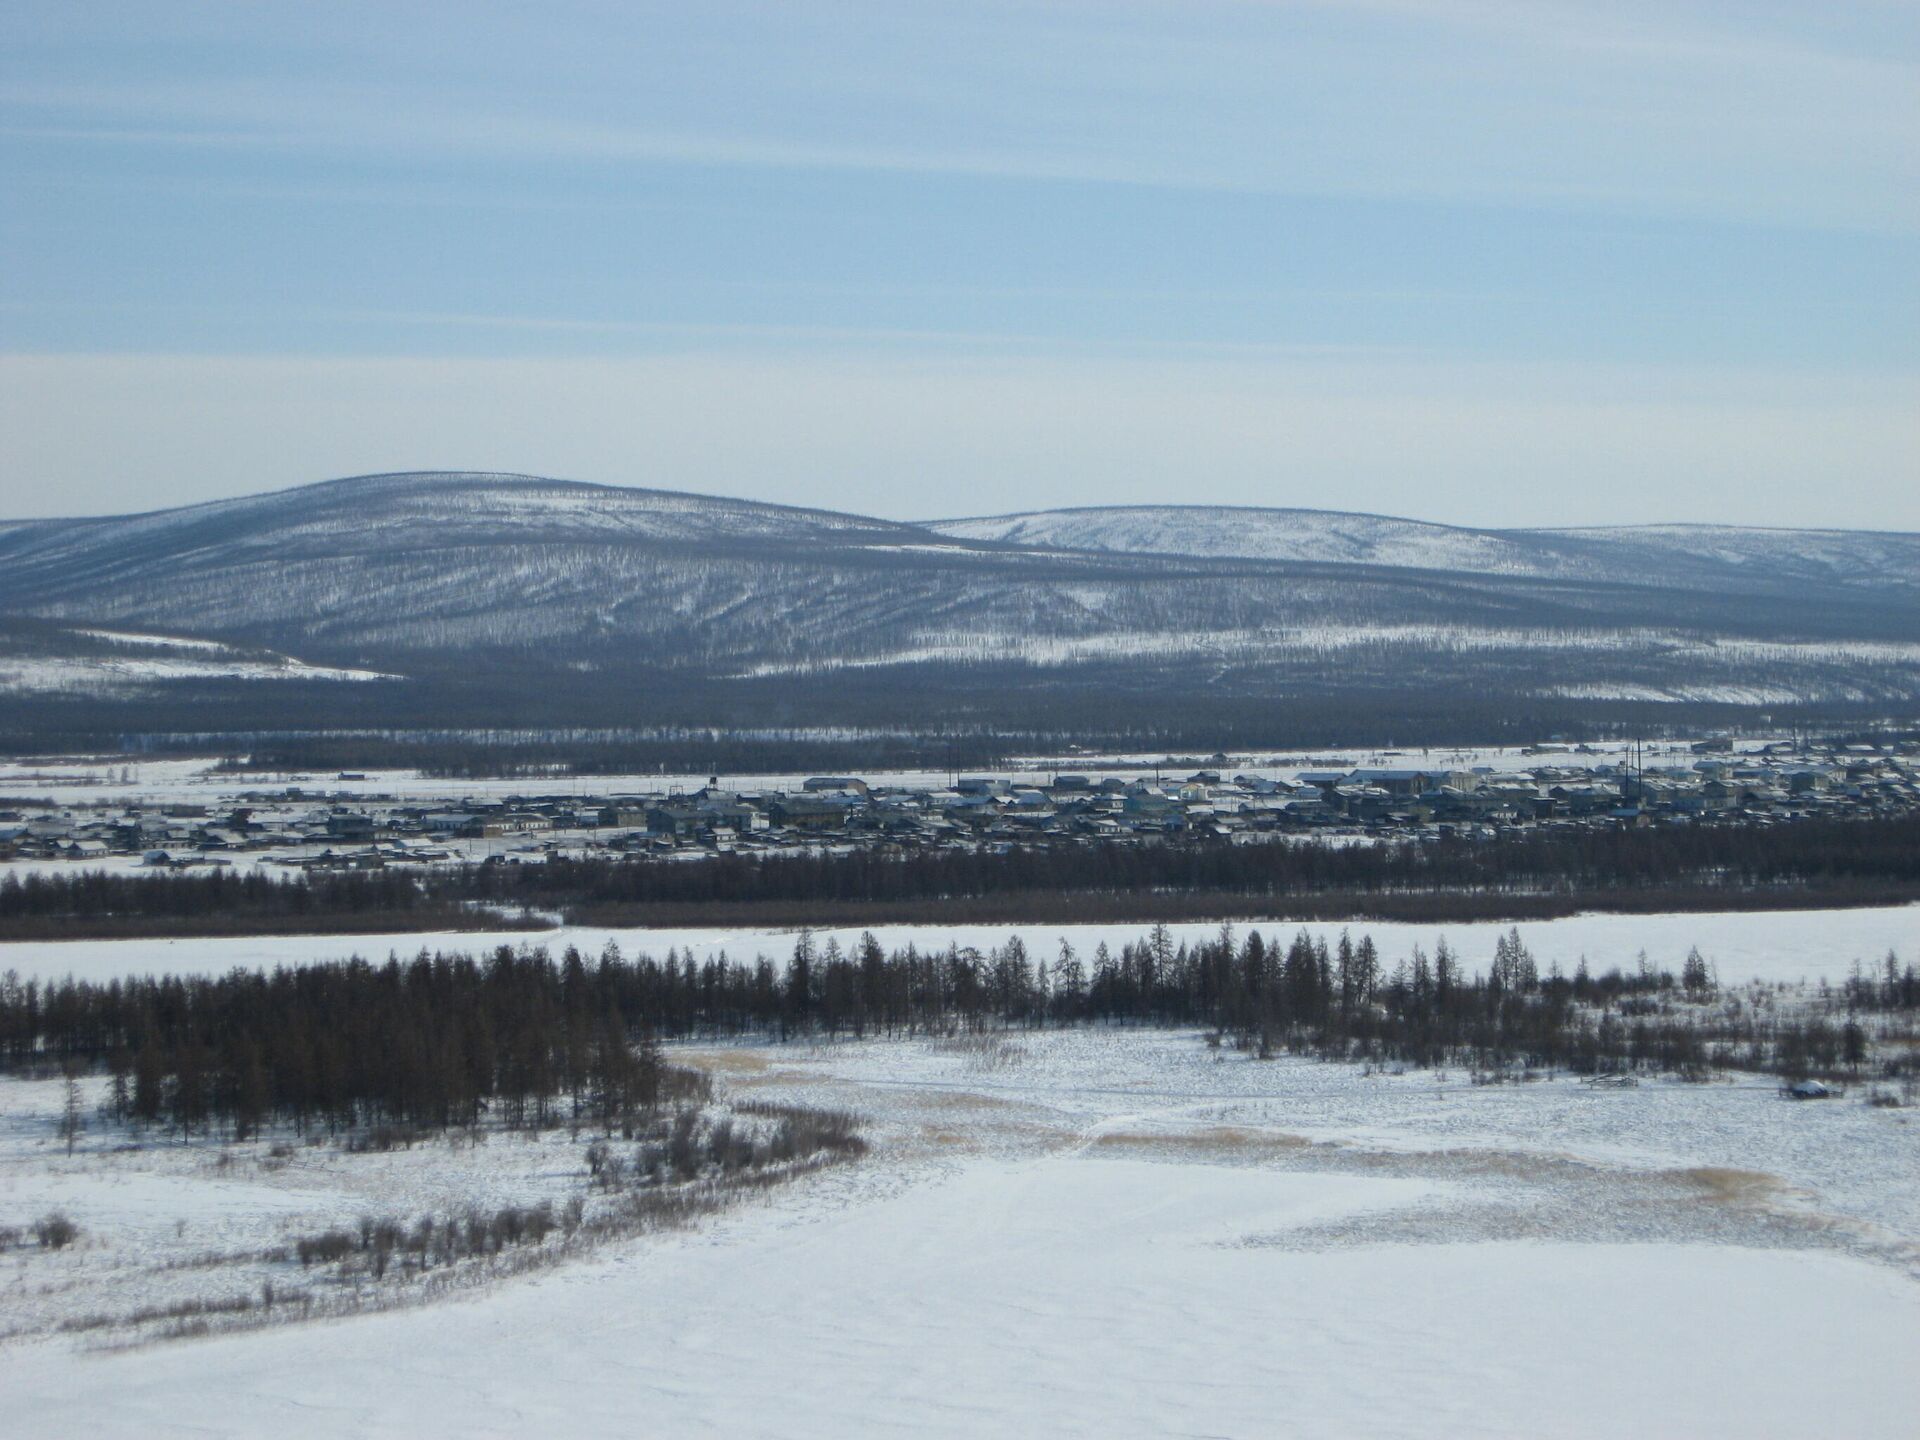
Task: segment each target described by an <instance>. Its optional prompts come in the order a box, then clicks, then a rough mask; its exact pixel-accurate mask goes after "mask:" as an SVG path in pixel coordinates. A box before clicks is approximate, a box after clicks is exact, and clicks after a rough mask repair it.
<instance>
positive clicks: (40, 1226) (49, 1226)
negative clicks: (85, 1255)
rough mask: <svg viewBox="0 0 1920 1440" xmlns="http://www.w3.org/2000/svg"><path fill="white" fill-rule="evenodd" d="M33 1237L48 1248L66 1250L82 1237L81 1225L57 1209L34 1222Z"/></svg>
mask: <svg viewBox="0 0 1920 1440" xmlns="http://www.w3.org/2000/svg"><path fill="white" fill-rule="evenodd" d="M33 1238H34V1239H36V1240H38V1241H39V1242H40V1244H41V1245H42V1246H43V1247H44V1248H46V1249H48V1250H64V1249H66V1248H67V1246H69V1245H71V1244H72V1243H73V1242H74V1241H75V1240H78V1239H79V1238H80V1227H79V1226H78V1225H76V1224H74V1223H73V1221H71V1220H69V1219H68V1218H67V1217H66V1215H65V1214H64V1213H62V1212H61V1211H59V1210H55V1211H54V1212H53V1213H52V1214H50V1215H42V1216H41V1217H40V1218H39V1219H38V1220H36V1221H34V1222H33Z"/></svg>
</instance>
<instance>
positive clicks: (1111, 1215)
mask: <svg viewBox="0 0 1920 1440" xmlns="http://www.w3.org/2000/svg"><path fill="white" fill-rule="evenodd" d="M683 1058H690V1059H699V1060H701V1061H703V1062H704V1063H706V1064H708V1065H710V1066H712V1067H713V1068H714V1069H715V1070H716V1071H717V1072H718V1073H719V1074H720V1075H721V1076H722V1077H724V1078H725V1079H726V1080H727V1082H728V1084H729V1085H730V1086H731V1088H733V1089H734V1090H735V1091H744V1092H749V1093H753V1094H758V1095H763V1096H766V1097H768V1098H798V1097H805V1099H806V1100H807V1101H808V1102H810V1103H814V1104H822V1103H829V1104H842V1105H853V1106H855V1107H857V1108H859V1109H860V1110H861V1111H862V1112H863V1113H864V1114H865V1115H866V1116H867V1117H868V1120H867V1124H868V1131H869V1134H870V1135H871V1137H872V1138H873V1139H874V1141H875V1142H876V1149H875V1152H874V1154H873V1155H872V1156H871V1157H869V1159H868V1160H866V1161H864V1162H862V1163H860V1164H858V1165H855V1166H852V1167H848V1168H844V1169H840V1170H836V1171H832V1172H829V1173H827V1174H825V1175H822V1176H819V1177H816V1178H814V1179H811V1180H808V1181H804V1182H801V1183H800V1184H798V1185H796V1186H793V1187H788V1188H785V1189H781V1190H778V1191H775V1192H772V1194H771V1195H770V1197H769V1198H768V1199H767V1200H766V1201H765V1202H764V1203H755V1204H751V1205H748V1206H745V1207H743V1208H741V1209H738V1210H736V1211H733V1212H731V1213H729V1214H726V1215H724V1216H722V1217H720V1218H718V1219H717V1220H715V1221H713V1222H711V1223H709V1224H707V1225H705V1226H704V1227H702V1228H700V1229H698V1230H696V1231H693V1232H688V1233H684V1234H681V1235H678V1236H673V1237H670V1238H664V1239H663V1238H653V1239H647V1240H640V1241H634V1242H627V1243H622V1244H619V1245H617V1246H613V1247H609V1248H608V1249H605V1250H603V1251H600V1252H597V1253H596V1254H595V1255H594V1256H593V1257H591V1258H589V1259H586V1260H583V1261H580V1262H578V1263H575V1264H572V1265H569V1266H566V1267H564V1268H561V1269H558V1270H552V1271H545V1272H540V1273H538V1275H537V1276H536V1277H534V1278H525V1279H520V1280H515V1281H509V1282H506V1283H504V1284H502V1285H500V1286H498V1287H496V1288H493V1289H491V1290H487V1291H484V1292H478V1293H470V1294H468V1295H466V1296H464V1297H461V1298H457V1299H454V1300H450V1301H447V1302H443V1303H440V1304H438V1305H434V1306H432V1307H429V1308H425V1309H415V1310H403V1311H397V1312H392V1313H387V1314H379V1315H371V1316H366V1317H362V1318H356V1319H351V1320H343V1321H336V1322H329V1323H325V1324H314V1325H306V1326H301V1325H292V1326H286V1327H280V1328H269V1329H265V1330H258V1331H251V1332H243V1333H237V1334H231V1335H225V1336H220V1337H217V1338H213V1339H208V1340H202V1341H190V1342H180V1343H174V1344H168V1345H163V1346H159V1347H156V1348H149V1349H146V1350H138V1351H132V1352H119V1353H91V1352H90V1351H89V1350H88V1348H87V1342H86V1340H85V1339H84V1337H83V1338H75V1337H72V1336H65V1337H59V1336H56V1337H52V1338H40V1339H32V1340H16V1341H14V1342H12V1343H10V1344H5V1345H0V1396H4V1397H5V1414H6V1420H5V1425H4V1428H5V1430H6V1432H7V1434H9V1435H10V1436H20V1437H38V1436H55V1435H59V1436H66V1435H73V1434H87V1435H90V1436H97V1437H101V1440H111V1437H118V1436H122V1435H140V1436H143V1437H144V1436H186V1435H193V1436H207V1435H254V1434H261V1433H268V1432H271V1433H275V1434H280V1435H287V1436H308V1435H314V1436H318V1435H340V1434H353V1435H378V1436H387V1435H391V1436H407V1437H410V1440H411V1437H423V1436H441V1435H459V1436H484V1435H527V1434H566V1435H581V1436H598V1435H623V1436H625V1435H633V1434H645V1435H671V1436H791V1437H811V1436H834V1437H840V1436H849V1435H868V1434H902V1435H906V1434H911V1435H916V1436H918V1435H932V1436H945V1435H955V1436H959V1435H969V1436H970V1435H980V1434H1023V1435H1024V1434H1035V1435H1038V1434H1046V1435H1098V1436H1135V1435H1139V1436H1147V1435H1153V1436H1160V1435H1176V1434H1177V1435H1209V1436H1249V1437H1252V1436H1275V1435H1303V1436H1358V1435H1368V1436H1422V1437H1427V1436H1436V1435H1446V1436H1507V1435H1512V1436H1521V1435H1527V1436H1537V1435H1553V1436H1587V1435H1592V1436H1616V1435H1620V1434H1635V1435H1648V1436H1689V1437H1705V1436H1721V1435H1725V1436H1740V1437H1766V1436H1799V1435H1804V1434H1809V1433H1829V1432H1832V1431H1834V1430H1835V1429H1836V1427H1838V1428H1839V1429H1840V1430H1842V1431H1843V1432H1844V1433H1846V1434H1849V1435H1858V1436H1906V1435H1910V1434H1911V1433H1912V1420H1913V1416H1914V1414H1915V1413H1916V1402H1920V1376H1917V1373H1916V1371H1915V1368H1914V1367H1913V1365H1912V1363H1911V1362H1912V1345H1913V1337H1914V1335H1915V1334H1916V1333H1920V1285H1916V1283H1915V1278H1914V1277H1915V1273H1916V1265H1920V1252H1916V1250H1915V1248H1914V1245H1913V1240H1914V1236H1915V1234H1916V1201H1915V1198H1914V1194H1913V1189H1914V1187H1912V1186H1911V1185H1910V1184H1907V1183H1906V1182H1907V1181H1908V1180H1910V1178H1911V1177H1912V1176H1913V1175H1914V1174H1915V1173H1916V1172H1917V1171H1920V1126H1914V1125H1912V1124H1911V1123H1909V1121H1908V1115H1909V1112H1904V1111H1881V1110H1874V1109H1871V1108H1869V1107H1867V1106H1865V1105H1861V1104H1859V1103H1858V1102H1857V1101H1848V1102H1839V1103H1835V1104H1829V1105H1813V1106H1805V1105H1792V1104H1788V1103H1785V1102H1782V1101H1780V1100H1779V1099H1777V1098H1776V1097H1775V1096H1774V1095H1773V1093H1772V1089H1771V1086H1770V1085H1766V1084H1763V1083H1760V1082H1757V1081H1750V1082H1744V1083H1737V1084H1732V1085H1724V1084H1723V1085H1709V1086H1689V1085H1680V1084H1667V1083H1649V1084H1645V1085H1642V1086H1641V1087H1639V1088H1637V1089H1633V1090H1625V1091H1602V1092H1598V1093H1596V1092H1593V1091H1590V1090H1588V1089H1586V1088H1585V1087H1581V1086H1579V1085H1578V1084H1576V1083H1575V1082H1572V1081H1568V1080H1564V1079H1561V1080H1549V1081H1543V1082H1540V1083H1537V1084H1532V1085H1522V1086H1504V1087H1472V1086H1469V1085H1467V1084H1465V1083H1464V1082H1463V1081H1462V1080H1461V1078H1460V1077H1458V1076H1457V1075H1456V1076H1454V1077H1451V1078H1449V1077H1444V1076H1441V1075H1437V1074H1420V1073H1416V1074H1409V1075H1404V1076H1397V1077H1396V1076H1383V1075H1373V1076H1367V1075H1364V1074H1363V1073H1361V1072H1359V1071H1357V1070H1355V1069H1353V1068H1352V1067H1347V1066H1329V1065H1321V1064H1317V1063H1314V1062H1307V1061H1280V1062H1272V1063H1262V1062H1258V1061H1254V1060H1250V1059H1248V1058H1247V1057H1245V1056H1242V1055H1237V1054H1234V1053H1232V1052H1230V1051H1215V1050H1211V1049H1209V1048H1208V1047H1207V1045H1206V1044H1205V1043H1204V1041H1203V1038H1202V1037H1201V1036H1199V1035H1196V1034H1193V1033H1189V1032H1165V1031H1137V1030H1136V1031H1091V1032H1086V1031H1082V1032H1073V1033H1066V1034H1048V1035H1022V1036H1012V1037H990V1038H987V1039H984V1040H983V1041H981V1042H979V1043H974V1044H968V1043H960V1044H955V1043H952V1042H931V1043H929V1042H927V1041H924V1040H913V1041H888V1042H880V1041H869V1042H848V1043H845V1044H840V1045H836V1046H823V1047H819V1048H817V1049H813V1050H807V1049H801V1048H797V1047H796V1048H776V1047H743V1048H738V1049H724V1050H719V1051H713V1052H708V1053H706V1054H704V1055H697V1054H692V1053H688V1054H686V1055H685V1056H684V1057H683ZM4 1094H5V1092H4V1091H0V1095H4ZM8 1098H9V1099H10V1097H8ZM0 1103H6V1102H0ZM4 1133H5V1134H6V1136H7V1140H6V1148H7V1150H9V1151H11V1152H13V1153H14V1154H15V1155H18V1153H19V1151H20V1147H21V1146H22V1145H23V1144H26V1143H31V1142H26V1141H22V1140H20V1139H19V1138H18V1137H17V1136H16V1135H15V1134H14V1127H9V1128H8V1129H7V1130H6V1131H5V1132H4ZM42 1143H43V1144H45V1145H47V1146H48V1147H49V1148H52V1147H51V1142H50V1141H43V1142H42ZM162 1148H166V1147H162ZM172 1148H174V1149H177V1148H178V1147H172ZM533 1148H536V1149H545V1148H546V1147H533ZM410 1153H411V1152H410ZM115 1158H121V1159H124V1158H127V1157H115ZM131 1158H133V1159H134V1160H136V1161H141V1162H142V1163H146V1158H145V1157H141V1156H135V1157H131ZM383 1158H384V1157H383ZM151 1163H153V1164H155V1165H160V1164H164V1163H166V1157H164V1156H163V1157H157V1158H153V1159H152V1160H151ZM340 1163H342V1164H345V1163H348V1162H345V1161H342V1162H340ZM234 1169H235V1171H236V1172H238V1171H240V1170H243V1169H244V1167H234ZM206 1183H207V1184H208V1185H209V1186H218V1185H219V1184H221V1183H223V1182H222V1181H221V1180H220V1179H219V1178H218V1175H217V1174H216V1175H214V1176H213V1178H210V1179H208V1180H207V1181H206ZM224 1183H227V1184H231V1185H233V1186H235V1187H241V1186H253V1185H257V1184H258V1181H257V1180H256V1179H253V1178H249V1177H247V1176H245V1175H243V1174H241V1173H234V1174H232V1175H231V1177H230V1178H229V1179H228V1180H226V1181H225V1182H224ZM286 1183H287V1184H288V1185H289V1186H293V1185H294V1184H296V1183H297V1182H296V1181H294V1180H288V1181H287V1182H286ZM236 1193H237V1191H236ZM181 1198H182V1197H181V1196H180V1195H179V1194H177V1193H174V1194H170V1195H169V1196H168V1200H169V1203H170V1204H173V1205H178V1204H179V1203H181ZM215 1203H216V1202H214V1201H211V1200H210V1201H209V1202H208V1205H209V1207H212V1206H213V1205H214V1204H215ZM296 1203H297V1202H296ZM77 1218H82V1223H83V1225H84V1224H85V1223H87V1219H86V1218H85V1217H77ZM91 1218H93V1219H94V1223H95V1224H97V1225H98V1226H100V1227H101V1229H102V1231H103V1235H102V1237H101V1243H103V1244H110V1243H111V1241H110V1236H109V1235H108V1234H107V1233H104V1232H110V1231H111V1228H112V1224H113V1222H112V1219H111V1215H110V1213H109V1212H107V1211H105V1210H103V1211H102V1213H101V1214H100V1215H98V1216H95V1217H91ZM9 1263H10V1264H12V1265H14V1266H15V1273H14V1274H13V1275H12V1276H11V1277H9V1284H10V1285H11V1286H13V1287H20V1286H30V1285H31V1283H32V1282H31V1279H30V1268H29V1267H30V1266H31V1264H32V1263H33V1258H32V1257H28V1258H22V1259H20V1260H18V1261H17V1262H16V1261H10V1262H9ZM9 1293H11V1294H15V1295H17V1294H19V1293H20V1291H19V1290H18V1289H17V1288H15V1289H12V1290H11V1291H8V1290H0V1303H5V1302H4V1297H5V1296H7V1295H8V1294H9Z"/></svg>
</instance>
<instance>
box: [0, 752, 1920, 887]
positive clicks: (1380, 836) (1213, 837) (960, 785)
mask: <svg viewBox="0 0 1920 1440" xmlns="http://www.w3.org/2000/svg"><path fill="white" fill-rule="evenodd" d="M1676 748H1677V751H1678V753H1673V752H1672V751H1670V752H1669V753H1667V754H1663V755H1660V756H1658V757H1656V758H1655V759H1654V760H1653V761H1652V762H1647V761H1645V760H1644V759H1643V758H1642V757H1640V756H1637V755H1636V754H1635V753H1634V752H1631V751H1629V752H1627V753H1625V754H1614V755H1610V756H1604V757H1603V756H1598V755H1594V754H1583V753H1581V752H1580V750H1579V749H1576V748H1570V747H1564V746H1542V747H1530V753H1527V754H1524V755H1522V754H1515V755H1510V756H1506V757H1502V759H1503V761H1504V763H1502V764H1498V765H1495V764H1472V765H1465V764H1459V763H1455V762H1449V764H1445V765H1431V764H1405V765H1399V766H1354V767H1348V768H1339V769H1335V768H1329V769H1319V770H1315V769H1294V770H1290V771H1289V770H1275V769H1274V767H1264V766H1254V767H1248V768H1247V769H1241V770H1234V771H1233V773H1227V771H1226V770H1224V769H1213V768H1207V767H1206V766H1205V765H1204V764H1203V765H1201V766H1199V767H1197V768H1194V769H1192V770H1191V771H1183V772H1182V773H1179V774H1177V775H1161V774H1149V773H1147V772H1144V771H1141V770H1131V771H1127V772H1125V773H1117V774H1100V773H1072V772H1066V771H1059V770H1054V771H1049V772H1047V773H1043V774H1029V775H1024V776H1014V777H1009V776H1004V775H1001V776H980V777H965V776H955V777H951V778H950V779H949V780H948V781H947V782H946V783H944V784H937V785H931V786H930V785H927V784H925V783H921V784H905V783H885V782H883V781H881V780H877V779H876V780H872V781H869V780H868V779H866V778H862V777H860V776H857V775H821V776H813V777H810V778H807V779H805V780H802V781H798V782H797V783H793V782H789V783H788V784H785V785H782V786H769V785H760V784H755V785H752V786H748V785H744V784H735V785H730V784H728V783H726V782H725V781H723V780H722V779H721V778H720V777H718V776H715V777H712V778H710V779H709V781H708V783H707V784H705V785H702V786H698V787H688V786H686V785H679V786H669V787H667V788H664V789H661V790H658V791H653V792H648V791H645V790H642V789H639V788H637V787H635V786H634V785H633V782H632V780H631V779H630V778H629V779H627V780H625V781H623V782H622V783H621V785H620V786H619V787H618V788H614V787H610V788H609V793H605V794H593V793H582V792H581V791H580V790H579V788H578V785H579V782H575V784H574V788H573V789H571V790H570V791H569V792H568V793H539V792H538V791H534V790H531V789H530V790H529V792H528V793H525V794H515V795H508V796H503V797H493V796H484V797H482V796H473V795H465V796H454V797H453V798H451V799H450V798H448V797H447V796H445V795H432V794H422V793H410V792H409V790H408V788H407V787H405V786H396V787H395V789H394V791H393V792H392V793H378V792H369V791H367V790H366V789H365V788H364V787H356V788H354V789H346V788H339V789H334V790H328V789H326V788H323V787H322V786H319V785H314V784H312V783H307V784H298V785H294V784H289V785H281V786H277V787H274V788H260V789H239V790H232V791H229V792H224V793H222V794H221V795H220V796H218V797H214V796H208V797H205V798H177V797H176V798H165V799H158V800H135V799H132V798H128V797H120V798H105V797H103V798H101V799H98V800H92V799H83V800H69V801H67V802H65V803H60V804H53V803H50V802H47V801H44V800H43V801H39V802H35V801H32V800H10V799H8V798H6V797H5V796H4V795H0V864H14V865H22V864H34V865H40V866H44V865H48V864H52V865H55V866H59V867H60V868H65V866H67V865H69V864H72V865H77V866H80V867H84V866H86V865H89V864H94V865H101V866H107V867H111V868H116V869H124V868H130V867H141V868H145V867H152V868H156V869H181V868H188V867H201V866H215V867H217V866H231V865H246V866H255V867H258V866H274V867H286V868H290V869H301V870H322V871H324V870H349V869H357V870H366V869H380V868H384V867H387V866H430V865H450V864H472V863H496V864H497V863H526V862H538V861H541V860H543V859H545V858H546V857H548V856H552V855H569V856H586V855H600V856H622V855H625V856H633V857H658V858H686V859H695V858H699V857H702V856H710V855H717V854H734V853H753V852H780V851H788V852H790V851H794V850H820V849H832V850H843V851H844V850H855V849H871V850H876V851H882V852H885V851H895V852H897V851H903V850H925V849H958V850H983V851H1002V852H1004V851H1006V850H1011V849H1015V848H1020V847H1047V846H1059V845H1076V844H1089V843H1111V844H1126V845H1140V844H1165V843H1181V844H1231V843H1236V842H1243V841H1247V840H1252V839H1256V838H1268V837H1274V836H1299V837H1322V838H1326V839H1328V840H1330V841H1334V842H1337V843H1368V842H1377V841H1380V840H1390V839H1417V838H1420V837H1427V836H1441V835H1465V836H1470V837H1471V836H1484V837H1487V838H1493V837H1495V836H1498V835H1501V834H1505V833H1510V832H1512V831H1514V830H1516V829H1519V828H1523V827H1540V826H1554V827H1588V828H1616V827H1623V826H1633V827H1640V826H1657V825H1701V824H1755V825H1770V824H1782V823H1789V822H1792V821H1794V820H1798V819H1801V818H1806V817H1816V816H1817V817H1826V818H1836V817H1837V818H1845V817H1848V816H1856V815H1857V816H1869V815H1873V816H1884V815H1889V814H1896V813H1901V812H1906V811H1911V810H1915V809H1920V743H1915V742H1911V741H1901V742H1891V743H1883V744H1879V745H1859V744H1838V743H1810V742H1774V743H1768V744H1763V745H1760V746H1758V747H1757V748H1753V749H1743V750H1736V748H1735V747H1734V745H1733V743H1732V742H1730V741H1726V740H1706V741H1700V742H1697V743H1694V744H1692V745H1690V746H1686V747H1676ZM1215 758H1216V759H1222V760H1224V758H1225V757H1215ZM1228 768H1229V769H1230V768H1231V767H1228ZM1262 770H1264V771H1266V772H1268V773H1255V772H1256V771H1262ZM365 778H366V777H364V776H361V775H357V774H356V775H348V774H344V773H343V774H342V775H341V776H339V777H338V779H339V780H340V781H350V780H351V781H360V780H364V779H365Z"/></svg>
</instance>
